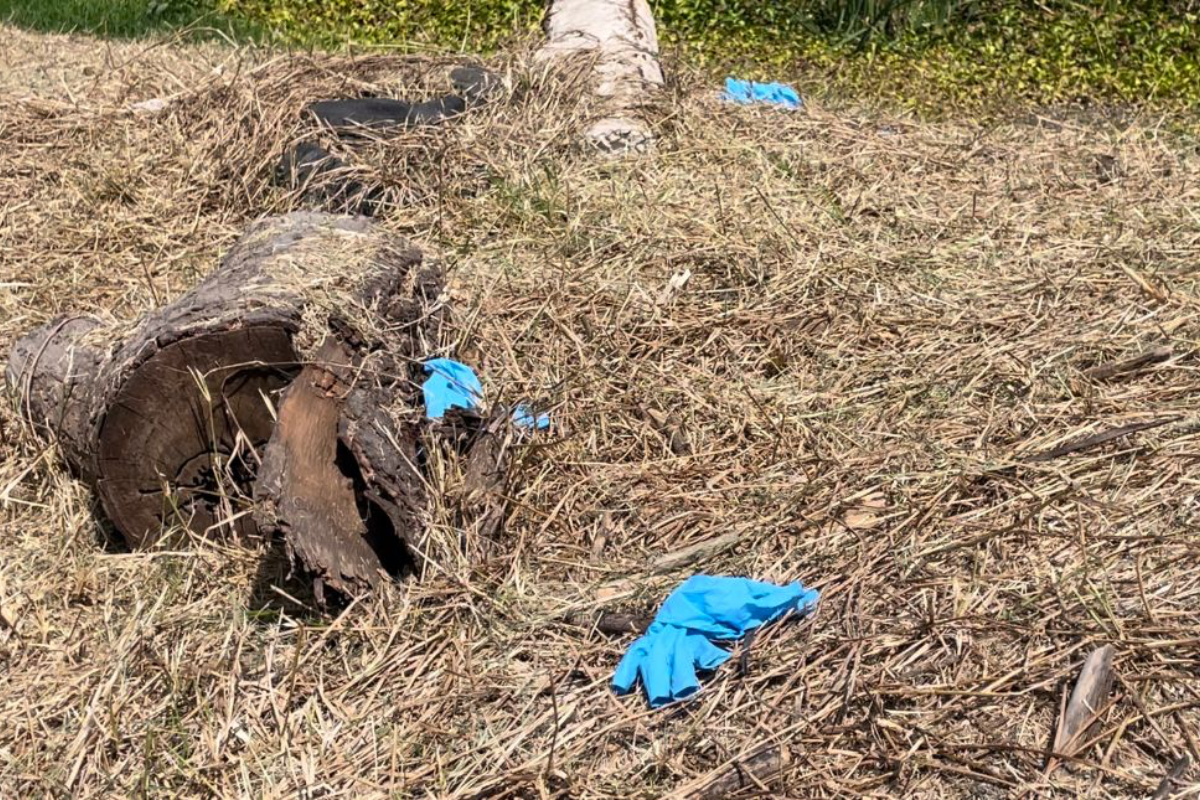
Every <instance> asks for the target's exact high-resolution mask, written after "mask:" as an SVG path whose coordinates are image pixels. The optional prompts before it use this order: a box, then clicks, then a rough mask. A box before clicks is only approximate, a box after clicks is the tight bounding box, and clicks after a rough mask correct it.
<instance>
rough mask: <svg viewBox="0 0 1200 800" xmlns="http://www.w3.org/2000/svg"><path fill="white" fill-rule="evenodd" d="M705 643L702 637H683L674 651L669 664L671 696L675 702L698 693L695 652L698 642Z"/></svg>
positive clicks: (705, 640)
mask: <svg viewBox="0 0 1200 800" xmlns="http://www.w3.org/2000/svg"><path fill="white" fill-rule="evenodd" d="M707 641H708V640H707V639H705V638H704V637H703V636H696V635H692V636H685V637H683V638H682V639H681V640H680V642H679V646H678V647H677V648H676V649H675V661H674V663H672V664H671V696H672V697H674V698H675V699H676V700H682V699H683V698H685V697H691V696H692V695H694V694H695V693H696V692H698V691H700V679H699V678H697V677H696V655H695V650H696V647H697V646H698V643H699V642H707Z"/></svg>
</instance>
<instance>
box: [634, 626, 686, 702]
mask: <svg viewBox="0 0 1200 800" xmlns="http://www.w3.org/2000/svg"><path fill="white" fill-rule="evenodd" d="M682 634H683V631H681V630H680V629H679V628H675V627H672V626H670V625H667V626H664V627H663V629H662V630H661V631H660V632H658V633H657V634H654V635H653V636H652V637H647V638H649V639H651V641H650V647H649V652H648V653H647V655H646V659H645V661H643V662H642V682H643V683H644V684H645V686H646V698H647V699H648V700H649V701H650V706H651V707H652V708H654V707H658V706H661V705H664V704H665V703H669V702H671V701H672V700H674V699H675V698H674V696H673V695H672V693H671V669H672V665H673V664H674V661H675V658H676V657H677V652H676V651H677V649H678V647H679V643H680V639H681V638H682Z"/></svg>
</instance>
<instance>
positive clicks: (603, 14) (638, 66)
mask: <svg viewBox="0 0 1200 800" xmlns="http://www.w3.org/2000/svg"><path fill="white" fill-rule="evenodd" d="M543 27H544V28H545V30H546V43H545V44H544V45H543V46H542V47H541V49H540V50H539V51H538V53H537V57H538V58H539V59H541V60H543V61H549V62H551V63H555V64H559V65H561V64H562V63H564V62H566V61H567V60H570V59H574V58H592V59H593V61H592V64H591V90H592V94H593V96H594V97H595V99H596V106H597V108H596V111H597V113H596V118H595V119H594V120H593V121H592V123H591V125H590V127H589V128H588V129H587V131H586V133H585V138H586V139H587V140H588V141H589V142H590V143H591V144H592V145H594V146H595V147H596V148H598V149H599V150H600V151H602V152H604V153H608V154H613V155H619V154H622V153H626V152H631V151H634V152H643V151H646V150H649V149H651V148H652V147H653V144H654V135H653V133H652V132H651V130H650V124H649V121H648V120H647V118H646V113H645V112H646V107H647V106H648V105H649V104H650V103H651V102H652V100H653V99H654V96H655V95H656V94H657V93H658V92H659V91H661V89H662V85H663V73H662V67H661V65H660V64H659V60H658V32H657V30H656V29H655V26H654V15H653V13H651V11H650V6H649V4H648V3H647V2H646V0H551V2H550V3H549V5H548V6H547V10H546V17H545V19H544V21H543Z"/></svg>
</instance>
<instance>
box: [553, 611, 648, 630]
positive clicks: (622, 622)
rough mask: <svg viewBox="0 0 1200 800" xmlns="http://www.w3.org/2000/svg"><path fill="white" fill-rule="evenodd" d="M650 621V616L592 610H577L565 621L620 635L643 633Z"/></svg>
mask: <svg viewBox="0 0 1200 800" xmlns="http://www.w3.org/2000/svg"><path fill="white" fill-rule="evenodd" d="M652 621H653V619H652V618H651V617H646V616H642V615H640V614H617V613H604V614H597V613H595V612H594V611H593V612H587V611H577V612H575V613H573V614H570V615H568V616H567V622H569V623H571V624H572V625H578V626H579V627H581V628H589V629H594V630H597V631H599V632H600V633H603V634H606V635H609V636H620V635H622V634H626V633H637V634H642V633H645V632H646V629H647V628H649V627H650V623H651V622H652Z"/></svg>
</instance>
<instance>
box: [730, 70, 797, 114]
mask: <svg viewBox="0 0 1200 800" xmlns="http://www.w3.org/2000/svg"><path fill="white" fill-rule="evenodd" d="M721 97H722V98H723V99H725V100H727V101H729V102H731V103H740V104H741V105H747V106H748V105H752V104H754V103H768V104H770V105H775V106H782V107H783V108H800V106H802V105H804V101H803V100H801V99H800V95H799V94H797V93H796V90H795V89H793V88H792V87H791V86H788V85H787V84H785V83H756V82H754V81H743V80H738V79H737V78H733V77H730V78H726V79H725V93H724V94H723V95H721Z"/></svg>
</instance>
